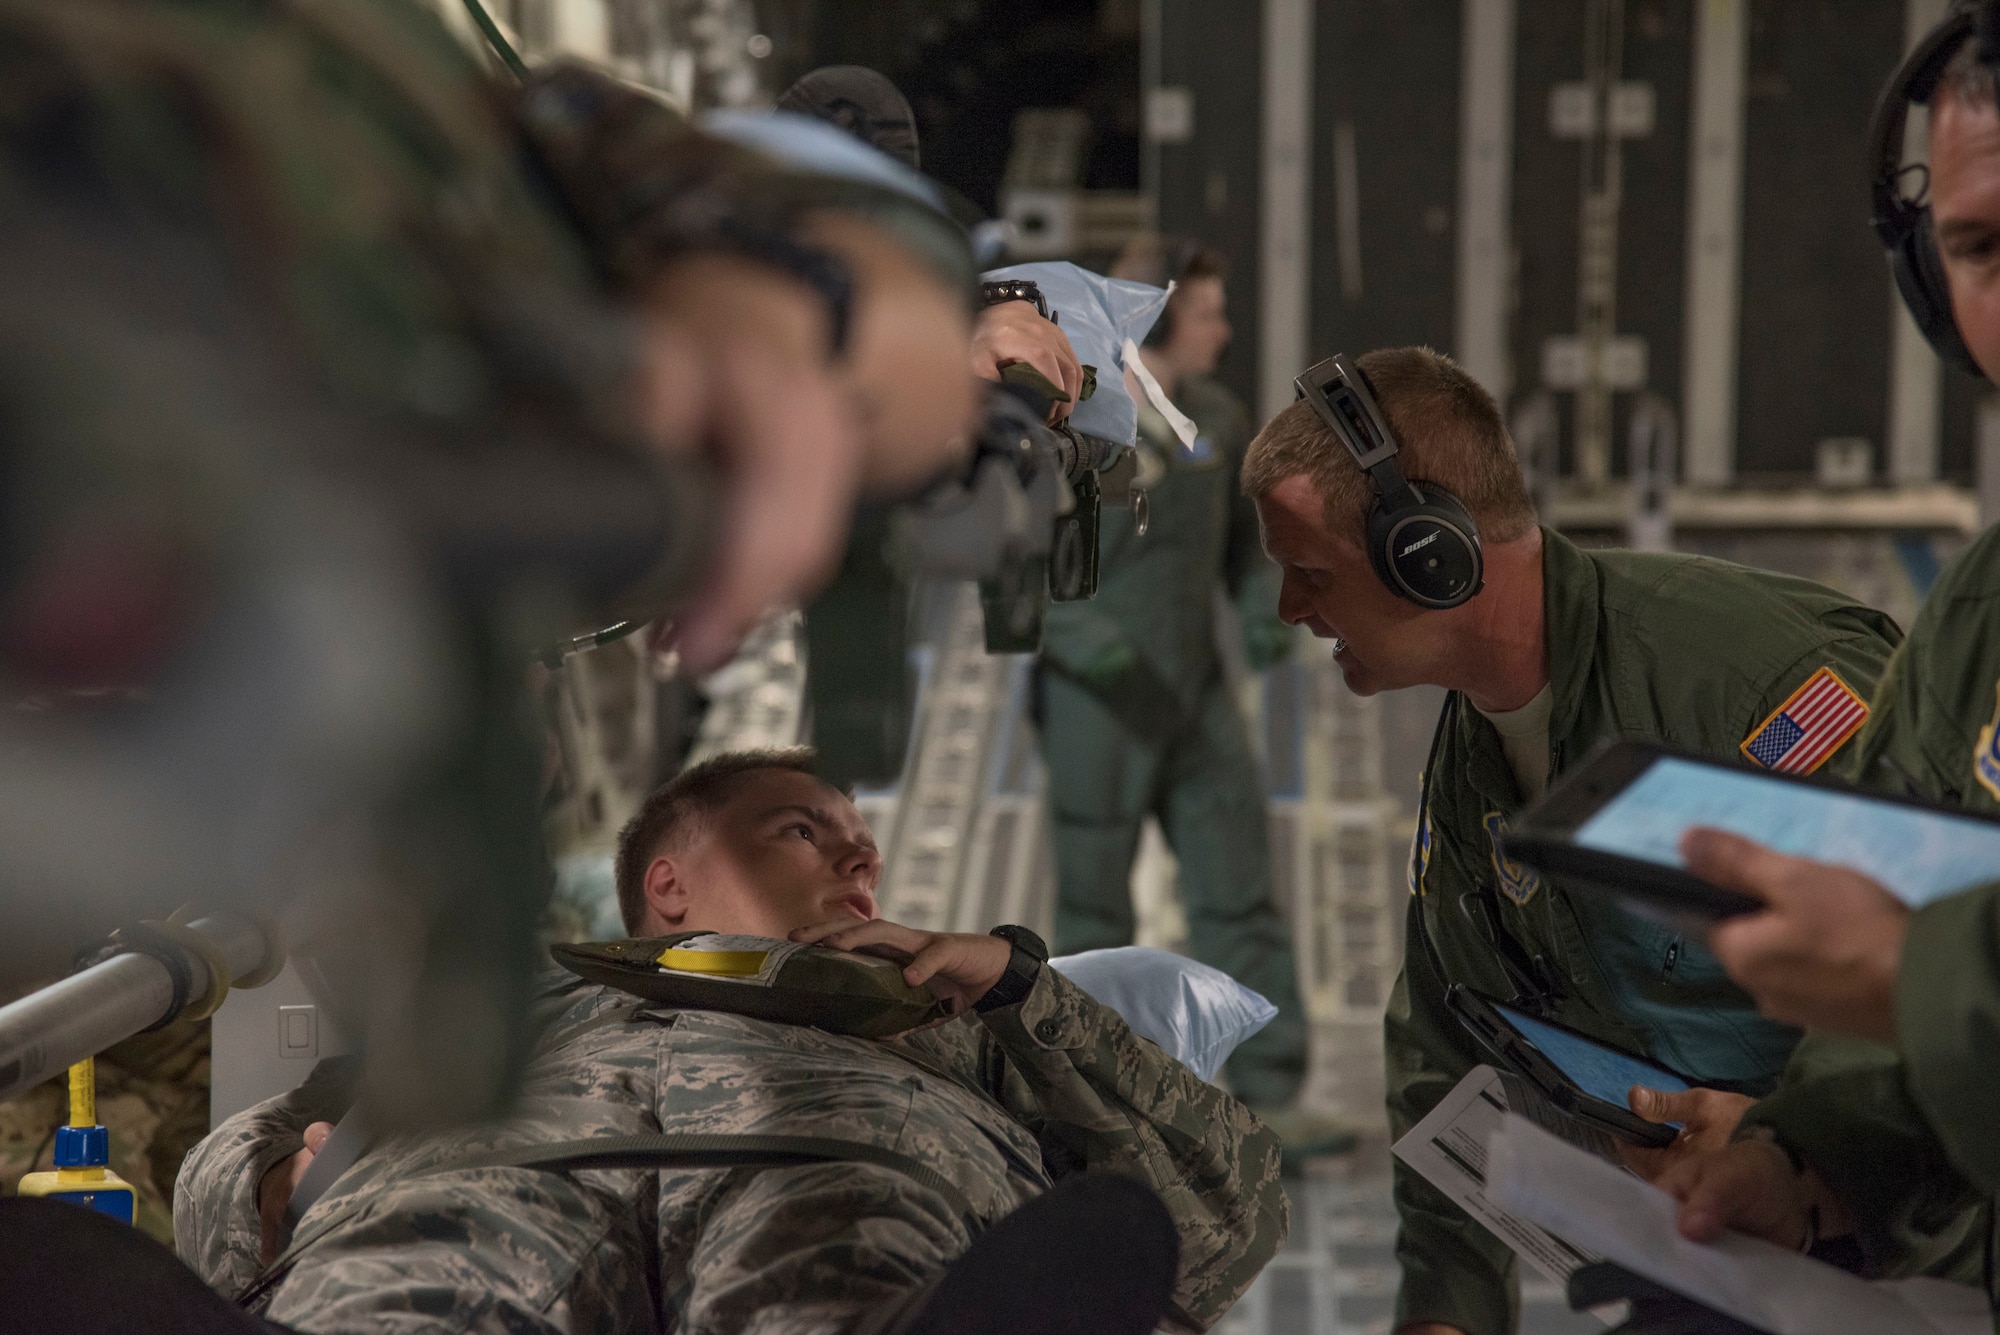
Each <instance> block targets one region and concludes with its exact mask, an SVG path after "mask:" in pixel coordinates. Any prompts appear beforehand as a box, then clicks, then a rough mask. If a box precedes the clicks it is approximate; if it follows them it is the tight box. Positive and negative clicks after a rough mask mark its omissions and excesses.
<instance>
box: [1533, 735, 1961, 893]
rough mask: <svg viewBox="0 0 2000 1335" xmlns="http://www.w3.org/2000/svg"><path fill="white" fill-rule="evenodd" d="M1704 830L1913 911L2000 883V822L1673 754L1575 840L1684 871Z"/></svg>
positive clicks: (1596, 816)
mask: <svg viewBox="0 0 2000 1335" xmlns="http://www.w3.org/2000/svg"><path fill="white" fill-rule="evenodd" d="M1696 825H1707V826H1713V827H1714V828H1716V829H1719V830H1728V831H1730V832H1731V833H1732V834H1740V835H1742V836H1743V837H1744V838H1746V839H1755V840H1756V841H1757V842H1758V843H1760V844H1765V845H1768V846H1769V847H1771V848H1775V849H1777V850H1778V851H1779V852H1781V853H1791V854H1794V855H1796V856H1798V857H1807V858H1812V859H1814V860H1816V861H1819V862H1833V863H1838V864H1840V865H1842V866H1847V867H1852V868H1854V869H1855V870H1856V871H1859V872H1862V873H1864V874H1866V875H1868V876H1871V877H1873V878H1874V879H1875V880H1877V881H1880V882H1881V883H1882V884H1883V885H1884V886H1887V887H1888V888H1889V890H1890V891H1891V892H1892V893H1894V894H1896V895H1897V896H1899V897H1900V898H1902V899H1903V901H1904V902H1906V903H1908V904H1911V905H1913V906H1914V905H1919V904H1926V903H1928V902H1930V901H1931V900H1933V899H1938V898H1940V897H1942V896H1944V895H1949V894H1952V893H1954V892H1956V891H1959V890H1969V889H1971V888H1972V887H1973V886H1975V885H1982V884H1984V883H1986V882H1988V881H1996V880H2000V824H1995V823H1991V822H1987V821H1981V820H1973V819H1971V818H1969V817H1963V816H1955V815H1951V814H1949V813H1946V812H1940V811H1926V810H1924V809H1923V808H1921V807H1910V806H1903V805H1902V804H1900V803H1896V802H1878V801H1875V800H1873V799H1871V798H1867V797H1862V796H1859V795H1857V794H1853V793H1841V792H1833V791H1829V790H1827V789H1823V788H1809V787H1806V786H1804V785H1802V784H1796V783H1784V782H1781V781H1778V780H1774V779H1767V778H1764V777H1762V776H1761V775H1757V774H1753V773H1750V772H1748V771H1745V770H1734V769H1725V768H1722V767H1720V766H1715V765H1702V764H1697V763H1695V762H1693V761H1689V760H1681V759H1678V758H1676V757H1673V756H1662V757H1660V758H1659V759H1658V760H1655V761H1654V762H1653V763H1652V764H1651V765H1650V766H1648V767H1647V769H1646V771H1645V772H1644V773H1643V774H1641V775H1640V776H1639V777H1638V778H1637V779H1634V780H1633V781H1632V782H1631V783H1630V784H1628V785H1626V787H1625V788H1624V789H1623V790H1622V791H1620V792H1619V794H1618V795H1617V796H1616V797H1613V798H1612V799H1611V800H1610V801H1609V802H1607V803H1605V804H1604V805H1603V806H1602V807H1600V808H1599V809H1598V810H1597V811H1596V812H1595V813H1594V814H1593V815H1592V816H1591V817H1590V819H1588V820H1586V821H1585V822H1584V823H1583V824H1582V825H1580V826H1578V827H1577V830H1576V834H1575V835H1574V836H1573V839H1574V841H1575V842H1576V843H1577V844H1580V845H1582V846H1583V847H1585V848H1594V849H1598V850H1599V851H1601V852H1605V853H1616V854H1619V855H1621V856H1624V857H1629V858H1638V859H1640V860H1642V861H1645V862H1657V863H1661V864H1663V865H1665V866H1669V867H1680V866H1684V865H1685V864H1684V863H1683V862H1682V860H1681V850H1680V843H1681V835H1682V834H1683V833H1684V832H1685V831H1687V830H1688V829H1689V828H1690V827H1692V826H1696Z"/></svg>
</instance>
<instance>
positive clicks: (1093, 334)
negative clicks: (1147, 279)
mask: <svg viewBox="0 0 2000 1335" xmlns="http://www.w3.org/2000/svg"><path fill="white" fill-rule="evenodd" d="M980 277H981V278H983V279H985V280H986V281H987V282H989V283H990V282H998V281H1001V280H1003V279H1008V278H1025V279H1031V280H1033V281H1034V282H1035V283H1036V284H1037V285H1038V286H1040V288H1041V289H1042V295H1043V296H1044V297H1046V298H1047V299H1048V303H1049V313H1050V314H1052V315H1054V316H1056V317H1057V319H1056V323H1057V324H1059V325H1061V326H1062V331H1063V332H1064V333H1065V334H1068V335H1069V343H1070V346H1071V347H1072V348H1075V349H1076V358H1077V360H1078V361H1080V362H1082V363H1083V364H1084V365H1086V366H1095V367H1096V368H1097V392H1096V393H1095V394H1093V395H1091V396H1090V397H1089V398H1087V399H1085V400H1084V401H1083V402H1082V403H1079V404H1077V405H1076V410H1075V411H1074V412H1072V413H1071V414H1070V415H1069V424H1070V425H1071V426H1073V427H1075V428H1076V429H1077V430H1078V431H1081V432H1083V433H1085V434H1086V435H1091V436H1096V437H1097V438H1098V439H1100V440H1108V441H1111V442H1112V443H1114V444H1117V445H1130V444H1132V443H1133V441H1135V440H1137V439H1138V437H1139V410H1138V409H1137V408H1135V407H1134V406H1133V404H1132V396H1131V395H1130V394H1127V393H1126V392H1125V340H1126V339H1128V338H1129V339H1131V340H1132V342H1134V343H1142V342H1144V341H1145V338H1146V334H1147V332H1148V331H1149V330H1151V329H1152V327H1153V322H1154V321H1155V320H1158V319H1159V318H1160V312H1161V311H1163V310H1165V309H1166V308H1167V290H1166V289H1165V288H1163V287H1154V286H1152V285H1151V284H1148V283H1134V282H1131V281H1129V280H1127V279H1124V278H1106V277H1105V276H1104V275H1103V274H1099V273H1092V272H1091V271H1090V270H1088V269H1086V268H1083V267H1082V266H1081V265H1076V264H1071V263H1069V262H1068V261H1067V260H1047V261H1043V262H1041V263H1037V264H1010V265H1008V266H1007V267H1006V268H1004V269H994V270H991V271H990V272H987V273H983V274H981V275H980Z"/></svg>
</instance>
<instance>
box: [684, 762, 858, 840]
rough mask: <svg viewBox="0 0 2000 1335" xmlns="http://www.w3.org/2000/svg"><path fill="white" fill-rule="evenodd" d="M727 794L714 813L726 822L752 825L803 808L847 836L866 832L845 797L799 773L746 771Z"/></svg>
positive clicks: (841, 793) (808, 775)
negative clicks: (730, 820)
mask: <svg viewBox="0 0 2000 1335" xmlns="http://www.w3.org/2000/svg"><path fill="white" fill-rule="evenodd" d="M728 794H729V795H728V797H727V798H726V799H725V800H724V802H723V804H722V809H721V811H720V812H718V813H717V814H718V815H721V816H723V817H724V818H725V819H732V820H738V821H744V820H748V821H755V820H760V819H762V818H763V817H765V816H767V815H775V814H777V813H780V812H784V811H791V812H797V811H799V810H800V809H801V808H803V809H805V810H807V811H812V812H815V813H818V814H820V815H823V816H824V817H826V819H827V820H828V821H829V822H830V823H831V824H833V825H835V826H837V827H839V828H841V829H844V830H847V831H849V832H865V831H866V830H867V828H868V825H867V822H865V821H863V820H862V819H861V812H860V811H859V810H857V809H856V808H855V805H854V803H853V802H852V801H850V800H849V799H848V797H847V795H846V794H845V793H843V792H841V791H840V790H839V789H838V788H835V787H834V786H833V785H832V784H830V783H828V782H827V781H826V780H824V779H822V778H820V777H818V776H817V775H813V774H803V773H800V772H799V771H798V770H789V769H759V770H749V771H747V772H745V773H743V774H738V775H736V776H735V777H734V778H733V779H732V780H731V781H730V784H729V789H728Z"/></svg>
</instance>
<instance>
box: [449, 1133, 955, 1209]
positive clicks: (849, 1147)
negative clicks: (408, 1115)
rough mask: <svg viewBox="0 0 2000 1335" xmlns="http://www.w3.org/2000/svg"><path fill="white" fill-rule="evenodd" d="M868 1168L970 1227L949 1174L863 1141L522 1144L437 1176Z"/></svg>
mask: <svg viewBox="0 0 2000 1335" xmlns="http://www.w3.org/2000/svg"><path fill="white" fill-rule="evenodd" d="M818 1163H868V1164H874V1165H875V1166H877V1167H878V1168H887V1169H890V1170H892V1171H894V1172H898V1173H901V1174H902V1175H903V1176H904V1177H907V1178H909V1179H910V1180H911V1181H912V1182H915V1183H916V1184H917V1185H918V1186H920V1187H923V1188H925V1189H927V1190H930V1191H934V1192H936V1193H937V1194H938V1195H939V1196H942V1197H943V1198H944V1200H945V1203H946V1204H947V1205H949V1206H951V1208H952V1210H953V1211H954V1212H955V1213H956V1214H957V1215H958V1216H959V1217H960V1218H962V1219H965V1220H966V1221H967V1222H968V1223H969V1222H971V1221H972V1219H973V1217H974V1211H973V1209H972V1202H971V1201H970V1200H968V1199H966V1196H965V1193H964V1192H962V1191H960V1190H959V1189H958V1187H957V1186H956V1185H955V1184H954V1183H953V1182H952V1181H951V1180H950V1179H948V1178H946V1177H945V1176H944V1175H943V1174H942V1173H939V1172H938V1171H937V1170H936V1169H933V1168H930V1167H928V1166H927V1165H925V1164H921V1163H918V1162H917V1161H916V1160H915V1159H912V1158H910V1157H909V1156H907V1155H902V1154H897V1153H896V1152H895V1151H894V1150H885V1149H883V1148H882V1147H881V1146H879V1145H868V1144H864V1143H862V1142H861V1141H858V1140H833V1139H829V1138H826V1137H822V1136H730V1135H684V1136H663V1135H654V1136H593V1137H590V1138H589V1139H586V1140H564V1141H557V1142H556V1143H554V1144H551V1145H522V1146H519V1147H517V1148H515V1149H508V1150H494V1151H492V1152H490V1153H487V1154H474V1155H469V1156H467V1157H465V1158H461V1159H452V1160H450V1161H448V1162H446V1163H441V1164H439V1165H438V1166H437V1167H435V1168H433V1169H431V1170H430V1171H431V1172H434V1173H442V1172H456V1171H458V1170H460V1169H466V1168H537V1169H543V1170H546V1171H549V1172H574V1171H577V1170H580V1169H590V1168H788V1167H793V1166H795V1165H799V1164H818Z"/></svg>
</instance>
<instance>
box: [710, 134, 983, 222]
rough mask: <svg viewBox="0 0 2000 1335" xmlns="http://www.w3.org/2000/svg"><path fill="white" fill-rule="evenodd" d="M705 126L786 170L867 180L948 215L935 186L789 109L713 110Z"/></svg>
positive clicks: (883, 155) (875, 150)
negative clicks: (776, 162) (780, 164)
mask: <svg viewBox="0 0 2000 1335" xmlns="http://www.w3.org/2000/svg"><path fill="white" fill-rule="evenodd" d="M701 128H702V129H704V130H707V131H708V132H709V133H710V134H712V135H714V136H715V137H716V138H718V139H727V140H729V141H730V142H731V143H735V144H741V145H743V147H745V148H754V149H756V150H757V151H758V152H760V153H763V154H765V155H766V156H768V157H773V158H776V159H777V160H778V161H780V162H782V163H784V164H785V165H786V166H788V167H795V168H798V169H799V170H801V171H809V172H817V173H818V174H820V175H821V176H836V177H840V178H842V179H845V180H850V181H865V182H867V183H868V184H870V185H879V186H882V187H884V188H886V189H889V190H894V191H896V192H898V193H900V194H904V195H908V196H909V197H910V198H912V199H914V200H917V201H919V202H921V203H924V204H928V205H930V206H931V207H932V208H934V209H936V210H937V211H938V212H939V213H943V212H944V211H945V207H944V200H943V198H942V197H940V196H939V194H938V192H937V187H936V186H934V185H932V184H931V183H930V182H929V181H928V180H926V179H924V177H923V176H921V175H920V174H918V173H917V172H914V171H911V170H910V169H909V168H908V167H905V166H904V165H903V164H902V163H900V162H898V161H896V160H895V159H894V158H892V157H890V156H889V155H888V154H887V153H884V152H882V150H880V149H878V148H874V147H871V146H870V145H868V144H864V143H862V142H861V141H860V140H859V139H856V138H855V137H854V136H853V135H851V134H849V133H848V132H847V131H845V130H842V129H838V128H836V127H835V126H832V125H829V124H828V123H827V122H825V121H823V120H816V119H814V118H813V117H811V116H801V115H798V114H796V113H795V112H790V111H711V112H709V113H708V114H707V115H705V116H703V117H702V118H701Z"/></svg>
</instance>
